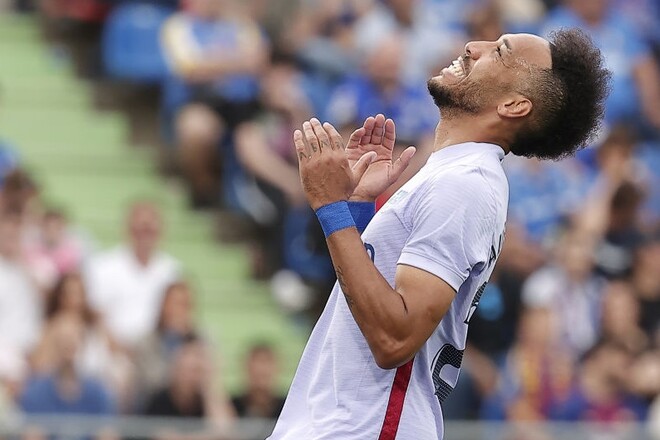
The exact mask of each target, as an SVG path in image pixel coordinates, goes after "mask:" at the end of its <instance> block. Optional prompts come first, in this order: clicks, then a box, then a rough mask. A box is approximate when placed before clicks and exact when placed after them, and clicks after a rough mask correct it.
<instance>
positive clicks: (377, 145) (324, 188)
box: [293, 114, 416, 210]
mask: <svg viewBox="0 0 660 440" xmlns="http://www.w3.org/2000/svg"><path fill="white" fill-rule="evenodd" d="M293 140H294V143H295V146H296V155H297V156H298V166H299V169H300V179H301V182H302V186H303V189H304V191H305V195H306V197H307V201H308V202H309V205H310V206H311V207H312V209H314V210H316V209H318V208H320V207H321V206H325V205H328V204H330V203H334V202H338V201H342V200H350V201H362V202H373V201H375V200H376V197H378V196H379V195H380V194H382V193H383V192H384V191H385V190H386V189H387V188H388V187H389V186H390V185H392V184H393V183H394V182H396V180H397V179H398V178H399V177H400V176H401V174H402V173H403V171H404V170H405V169H406V168H407V167H408V164H409V163H410V159H412V157H413V155H414V154H415V151H416V149H415V147H408V148H407V149H406V150H404V152H403V153H401V156H399V158H398V159H397V160H396V161H393V157H392V154H393V151H394V144H395V140H396V131H395V125H394V121H392V120H391V119H385V116H383V115H381V114H379V115H377V116H375V117H373V116H372V117H369V118H367V119H366V120H365V121H364V125H363V126H362V127H360V128H358V129H357V130H355V131H354V132H353V133H352V134H351V136H350V138H349V140H348V143H347V144H346V146H344V141H343V139H342V137H341V135H340V134H339V132H338V131H337V130H336V129H335V127H333V126H332V125H331V124H329V123H327V122H326V123H324V124H321V122H320V121H319V120H318V119H316V118H312V119H311V120H309V121H307V122H305V123H303V126H302V131H301V130H296V131H295V132H294V134H293Z"/></svg>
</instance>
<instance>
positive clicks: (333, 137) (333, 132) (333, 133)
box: [323, 122, 355, 150]
mask: <svg viewBox="0 0 660 440" xmlns="http://www.w3.org/2000/svg"><path fill="white" fill-rule="evenodd" d="M323 128H325V131H326V133H328V134H329V135H330V146H331V147H332V149H333V150H343V149H344V140H343V139H342V137H341V135H340V134H339V132H338V131H337V129H336V128H335V127H334V126H333V125H332V124H330V123H329V122H326V123H325V124H323ZM353 134H355V133H353ZM352 137H353V136H352V135H351V138H352Z"/></svg>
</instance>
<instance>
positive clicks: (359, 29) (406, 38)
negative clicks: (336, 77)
mask: <svg viewBox="0 0 660 440" xmlns="http://www.w3.org/2000/svg"><path fill="white" fill-rule="evenodd" d="M453 3H455V4H456V6H458V5H457V3H458V2H453ZM462 3H464V2H462ZM459 7H460V8H461V9H464V8H465V6H464V5H461V6H459ZM443 8H444V10H443V12H442V13H441V14H439V15H440V16H441V17H443V18H447V19H449V20H452V19H457V18H458V17H457V16H456V15H453V14H451V13H448V10H447V9H446V8H447V5H443ZM437 18H438V14H433V11H432V10H431V9H429V4H428V3H427V2H424V1H422V0H385V1H380V2H376V3H375V5H374V7H373V8H372V9H371V10H370V11H369V13H367V14H365V15H364V17H362V18H361V19H360V20H359V21H357V22H356V23H355V34H354V41H355V47H356V49H357V54H358V56H360V57H361V58H362V57H364V56H365V54H368V53H372V49H373V48H374V47H375V46H376V45H377V44H378V42H379V41H381V40H382V39H384V38H389V37H391V36H393V35H399V38H400V39H401V42H402V43H403V52H402V64H403V65H402V70H401V76H400V79H401V80H402V81H403V82H404V83H405V84H412V85H416V84H424V83H425V82H426V80H427V79H428V78H429V77H430V76H431V73H432V72H437V71H439V70H440V67H441V66H444V65H446V62H450V61H451V59H452V58H453V57H454V56H455V54H456V53H460V52H461V50H462V40H461V36H462V33H463V32H462V29H456V28H454V27H453V26H452V24H447V23H438V22H436V21H435V19H437ZM438 42H442V44H438ZM397 123H398V121H397Z"/></svg>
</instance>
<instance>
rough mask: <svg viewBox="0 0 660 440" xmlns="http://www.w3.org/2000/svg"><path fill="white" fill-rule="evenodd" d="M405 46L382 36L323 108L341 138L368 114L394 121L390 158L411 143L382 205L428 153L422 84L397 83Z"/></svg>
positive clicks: (427, 106) (395, 37)
mask: <svg viewBox="0 0 660 440" xmlns="http://www.w3.org/2000/svg"><path fill="white" fill-rule="evenodd" d="M405 50H406V48H405V43H404V40H403V36H402V35H401V34H399V33H393V34H388V35H386V36H383V37H382V38H380V39H378V40H374V41H373V45H372V46H370V47H368V48H367V47H366V46H365V48H364V57H363V63H362V66H361V70H360V72H358V73H356V74H355V75H351V76H349V77H348V78H347V79H346V80H345V81H344V82H343V83H342V84H341V85H339V86H338V87H337V89H336V90H335V92H334V93H333V95H332V97H331V98H330V101H329V102H328V107H327V110H326V112H327V119H328V120H329V121H330V122H331V123H332V124H334V125H335V126H336V127H337V129H338V130H340V131H341V132H342V135H343V136H344V139H345V140H348V138H349V136H350V133H351V132H352V131H353V130H355V129H356V128H357V127H360V126H362V123H363V122H364V120H365V119H367V118H368V117H369V116H374V115H377V114H383V115H385V117H386V118H391V119H393V120H395V121H396V136H397V145H396V147H395V149H396V151H395V156H396V155H398V154H401V152H402V151H403V149H404V148H405V147H408V146H409V145H415V146H416V147H417V153H416V154H415V156H413V159H412V162H411V165H410V166H409V167H408V169H407V170H406V171H405V172H404V174H403V175H402V176H401V177H400V178H399V180H398V181H397V182H396V183H395V184H394V185H392V187H391V188H388V190H387V191H386V192H385V194H383V196H382V197H381V200H380V203H381V204H382V203H384V202H385V201H386V200H387V199H388V198H389V197H390V196H391V195H392V194H394V192H395V191H396V190H397V189H398V188H400V187H401V186H402V185H403V184H404V183H405V182H406V181H407V180H408V179H410V177H412V176H413V175H414V174H415V173H416V172H417V171H418V170H419V169H420V168H421V167H422V165H424V163H425V162H426V159H427V158H428V157H429V155H430V154H431V149H432V145H433V133H434V130H435V126H436V125H437V123H438V113H437V111H436V110H435V109H434V108H433V106H434V104H433V100H432V99H431V98H430V96H429V94H428V91H427V90H426V89H425V88H423V87H420V85H423V84H424V82H417V83H413V84H407V83H405V82H404V81H403V80H402V79H401V72H402V68H403V66H404V63H405V58H404V54H405Z"/></svg>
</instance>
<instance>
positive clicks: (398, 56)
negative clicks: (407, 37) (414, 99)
mask: <svg viewBox="0 0 660 440" xmlns="http://www.w3.org/2000/svg"><path fill="white" fill-rule="evenodd" d="M402 40H403V39H402V38H396V37H392V38H388V39H385V40H383V41H382V42H380V43H379V44H378V45H377V46H376V47H374V49H373V50H372V53H371V54H370V55H369V56H368V58H367V62H366V64H365V71H366V74H367V75H368V76H369V77H370V78H371V79H372V80H373V81H374V82H375V83H376V84H378V85H379V86H381V87H382V88H386V87H389V86H393V85H394V86H396V85H398V84H399V81H400V78H401V63H402V60H403V55H404V47H403V43H402Z"/></svg>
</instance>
